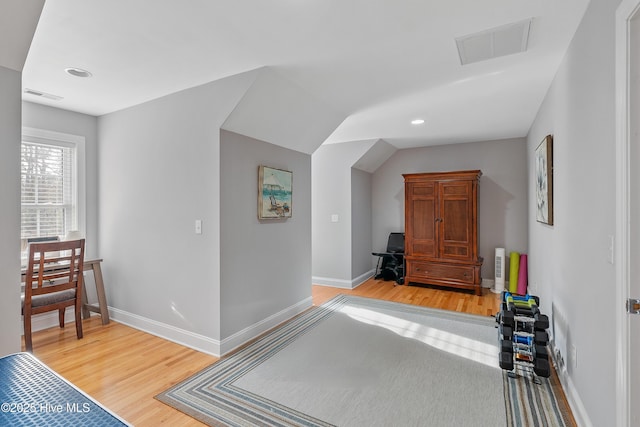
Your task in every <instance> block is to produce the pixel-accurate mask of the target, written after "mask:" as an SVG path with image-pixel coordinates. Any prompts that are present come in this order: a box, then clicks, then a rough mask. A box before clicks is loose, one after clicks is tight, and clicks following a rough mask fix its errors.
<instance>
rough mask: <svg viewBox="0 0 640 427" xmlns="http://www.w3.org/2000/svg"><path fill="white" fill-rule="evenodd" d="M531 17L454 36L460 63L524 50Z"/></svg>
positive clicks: (463, 63)
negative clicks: (473, 32) (477, 31)
mask: <svg viewBox="0 0 640 427" xmlns="http://www.w3.org/2000/svg"><path fill="white" fill-rule="evenodd" d="M532 21H533V18H531V19H527V20H524V21H520V22H515V23H512V24H507V25H503V26H500V27H496V28H491V29H489V30H485V31H481V32H479V33H475V34H469V35H466V36H462V37H458V38H456V44H457V46H458V54H459V55H460V63H461V64H462V65H467V64H471V63H473V62H479V61H486V60H487V59H493V58H498V57H500V56H506V55H512V54H514V53H520V52H525V51H526V50H527V45H528V44H529V30H530V29H531V22H532Z"/></svg>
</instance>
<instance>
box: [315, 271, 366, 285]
mask: <svg viewBox="0 0 640 427" xmlns="http://www.w3.org/2000/svg"><path fill="white" fill-rule="evenodd" d="M375 273H376V271H375V270H369V271H367V272H366V273H364V274H361V275H360V276H358V277H356V278H355V279H352V280H344V279H334V278H331V277H318V276H313V277H312V278H311V281H312V283H313V284H314V285H321V286H331V287H333V288H340V289H355V288H357V287H358V286H360V285H361V284H363V283H364V282H366V281H367V280H369V279H370V278H371V277H373V275H374V274H375Z"/></svg>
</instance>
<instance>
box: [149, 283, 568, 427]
mask: <svg viewBox="0 0 640 427" xmlns="http://www.w3.org/2000/svg"><path fill="white" fill-rule="evenodd" d="M494 326H495V321H494V320H493V319H492V318H489V317H480V316H473V315H466V314H460V313H453V312H448V311H442V310H434V309H427V308H423V307H416V306H411V305H405V304H399V303H392V302H387V301H380V300H374V299H368V298H361V297H353V296H346V295H339V296H337V297H336V298H334V299H332V300H331V301H329V302H327V303H326V304H324V305H322V306H321V307H318V308H314V309H311V310H309V311H307V312H305V313H303V314H301V315H300V316H298V317H296V318H295V319H293V320H291V321H289V322H287V323H285V324H284V325H282V326H280V327H278V328H276V329H275V330H273V331H272V332H270V333H268V334H266V335H264V336H262V337H261V338H260V339H258V340H256V341H254V342H253V343H251V344H249V345H248V346H246V347H244V348H242V349H241V350H239V351H237V352H235V353H233V354H232V355H230V356H228V357H226V358H223V359H221V360H220V361H218V362H216V363H215V364H213V365H211V366H210V367H208V368H206V369H205V370H203V371H201V372H199V373H198V374H196V375H194V376H192V377H190V378H189V379H187V380H185V381H183V382H182V383H180V384H178V385H176V386H174V387H172V388H171V389H169V390H167V391H165V392H163V393H161V394H159V395H158V396H156V398H157V399H158V400H160V401H162V402H164V403H166V404H168V405H170V406H172V407H174V408H176V409H178V410H180V411H182V412H185V413H186V414H188V415H190V416H192V417H194V418H196V419H198V420H200V421H202V422H204V423H206V424H209V425H214V426H218V425H221V426H222V425H224V426H329V425H334V426H491V427H498V426H512V425H516V426H517V425H559V426H562V425H564V422H563V420H562V416H561V415H560V414H555V413H554V414H552V416H551V417H546V416H545V417H544V418H540V416H539V415H540V414H537V413H536V412H542V415H543V416H544V415H545V414H546V411H548V408H547V407H548V406H549V402H555V403H556V404H557V401H556V399H555V398H554V397H553V395H552V390H547V389H546V388H544V389H543V388H542V387H541V386H540V385H537V384H528V383H527V384H524V386H523V382H519V381H518V379H511V378H506V377H505V376H504V375H503V372H502V370H501V369H499V367H498V357H497V354H498V348H497V332H496V330H495V327H494ZM544 381H546V380H543V385H544ZM549 392H550V393H551V398H549V397H548V396H547V394H548V393H549ZM523 393H524V395H525V396H524V397H523ZM539 395H541V396H542V397H540V396H539ZM531 399H533V401H534V402H536V403H539V405H538V406H539V407H540V408H541V411H533V412H531V411H527V410H526V408H527V407H528V406H529V404H530V402H531ZM513 401H515V404H513ZM552 409H553V408H552ZM556 409H557V408H556ZM552 412H553V411H552ZM556 412H557V411H556ZM523 415H525V417H523ZM538 421H540V422H538ZM529 422H532V423H531V424H529Z"/></svg>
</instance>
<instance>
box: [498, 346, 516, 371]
mask: <svg viewBox="0 0 640 427" xmlns="http://www.w3.org/2000/svg"><path fill="white" fill-rule="evenodd" d="M499 357H500V358H499V361H500V367H501V368H502V369H504V370H505V371H512V370H513V353H508V352H506V351H501V352H500V356H499Z"/></svg>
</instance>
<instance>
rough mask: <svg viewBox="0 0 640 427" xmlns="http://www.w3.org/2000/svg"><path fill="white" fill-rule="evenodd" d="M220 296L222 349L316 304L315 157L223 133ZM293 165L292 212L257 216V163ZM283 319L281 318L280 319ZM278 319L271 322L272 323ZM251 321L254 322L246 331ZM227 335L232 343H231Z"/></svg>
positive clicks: (230, 133) (283, 166) (221, 142)
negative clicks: (313, 297) (281, 216)
mask: <svg viewBox="0 0 640 427" xmlns="http://www.w3.org/2000/svg"><path fill="white" fill-rule="evenodd" d="M220 158H221V159H222V161H221V165H220V221H221V224H222V227H221V230H220V248H221V250H220V300H221V301H222V306H221V307H220V312H221V326H220V327H221V332H220V335H221V338H222V339H223V344H224V345H223V353H225V352H227V351H229V350H231V349H232V348H233V347H234V346H235V345H237V344H240V343H242V342H243V341H244V339H240V338H239V337H233V335H234V334H238V333H239V334H240V335H241V336H242V337H244V336H245V335H247V336H246V338H247V339H248V338H253V337H255V336H256V335H257V334H258V333H260V332H264V330H260V329H264V328H263V327H261V326H256V325H257V324H260V323H261V322H264V321H265V319H268V318H270V317H271V316H273V315H274V314H275V315H276V317H277V316H278V315H277V314H278V313H281V312H283V311H284V312H285V313H282V315H281V316H282V318H279V322H282V321H284V320H286V319H288V318H289V317H292V316H293V315H295V314H298V313H300V312H301V311H302V310H304V309H307V308H309V307H310V306H311V156H310V155H308V154H304V153H300V152H298V151H293V150H290V149H286V148H282V147H279V146H276V145H273V144H270V143H267V142H264V141H260V140H257V139H253V138H249V137H247V136H244V135H239V134H236V133H232V132H228V131H224V130H223V131H221V132H220ZM260 165H265V166H270V167H274V168H278V169H284V170H288V171H291V172H293V182H292V183H293V198H292V204H291V213H292V216H291V218H288V219H283V220H278V219H276V220H259V219H258V212H257V207H258V202H257V201H258V167H259V166H260ZM279 322H278V323H279ZM273 326H276V324H270V327H273ZM246 328H250V329H252V331H251V332H250V333H249V332H248V331H244V332H243V330H245V329H246ZM227 341H229V343H228V344H227Z"/></svg>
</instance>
